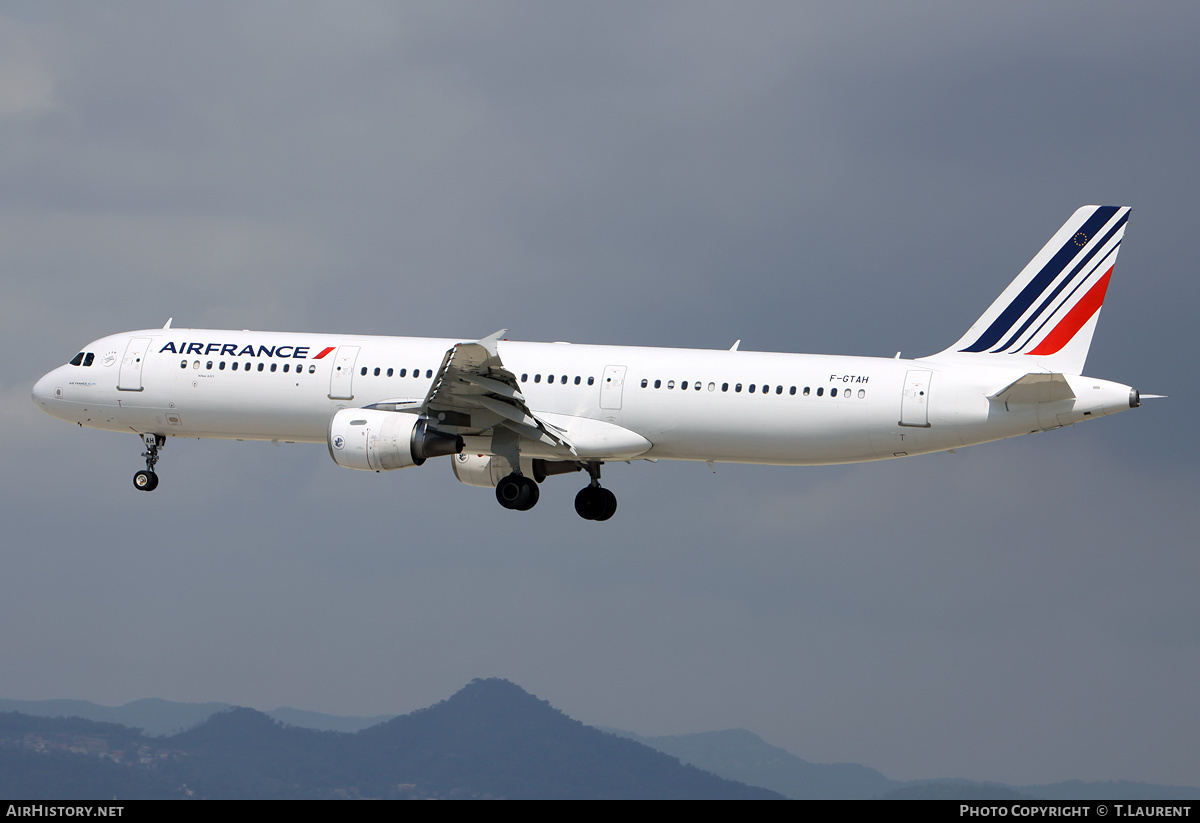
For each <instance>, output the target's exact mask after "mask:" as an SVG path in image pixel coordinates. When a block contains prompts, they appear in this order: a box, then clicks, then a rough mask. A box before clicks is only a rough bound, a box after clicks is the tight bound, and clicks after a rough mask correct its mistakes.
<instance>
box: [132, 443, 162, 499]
mask: <svg viewBox="0 0 1200 823" xmlns="http://www.w3.org/2000/svg"><path fill="white" fill-rule="evenodd" d="M142 442H144V443H145V444H146V451H144V452H142V457H144V458H146V469H145V471H140V472H138V473H137V474H135V475H134V476H133V487H134V488H135V489H137V490H139V491H144V492H152V491H154V490H155V489H157V488H158V475H157V474H155V473H154V466H155V464H156V463H158V450H159V449H161V448H162V447H163V446H165V445H167V438H166V436H165V435H161V434H143V435H142Z"/></svg>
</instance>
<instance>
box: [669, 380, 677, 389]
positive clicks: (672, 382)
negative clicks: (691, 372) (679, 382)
mask: <svg viewBox="0 0 1200 823" xmlns="http://www.w3.org/2000/svg"><path fill="white" fill-rule="evenodd" d="M667 388H668V389H673V388H675V381H674V380H668V381H667Z"/></svg>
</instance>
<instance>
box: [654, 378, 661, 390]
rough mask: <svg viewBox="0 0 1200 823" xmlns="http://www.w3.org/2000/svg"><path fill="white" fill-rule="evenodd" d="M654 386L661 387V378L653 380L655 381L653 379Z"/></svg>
mask: <svg viewBox="0 0 1200 823" xmlns="http://www.w3.org/2000/svg"><path fill="white" fill-rule="evenodd" d="M654 388H656V389H661V388H662V381H661V380H655V381H654Z"/></svg>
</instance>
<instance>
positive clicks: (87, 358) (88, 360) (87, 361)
mask: <svg viewBox="0 0 1200 823" xmlns="http://www.w3.org/2000/svg"><path fill="white" fill-rule="evenodd" d="M95 359H96V353H95V352H88V353H87V354H85V355H84V356H83V365H85V366H90V365H92V361H93V360H95Z"/></svg>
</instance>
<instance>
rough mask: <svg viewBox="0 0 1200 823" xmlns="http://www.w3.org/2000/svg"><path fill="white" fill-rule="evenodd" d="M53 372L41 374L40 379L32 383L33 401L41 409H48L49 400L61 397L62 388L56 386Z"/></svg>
mask: <svg viewBox="0 0 1200 823" xmlns="http://www.w3.org/2000/svg"><path fill="white" fill-rule="evenodd" d="M56 383H57V379H56V376H55V373H54V372H50V373H49V374H45V375H42V379H41V380H38V381H37V382H36V383H34V384H33V402H34V403H36V404H37V405H38V406H39V407H40V408H41V409H42V410H43V411H45V410H47V409H49V407H50V404H51V402H53V401H54V400H59V399H61V395H62V390H61V389H60V388H59V387H58V386H56V385H55V384H56Z"/></svg>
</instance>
